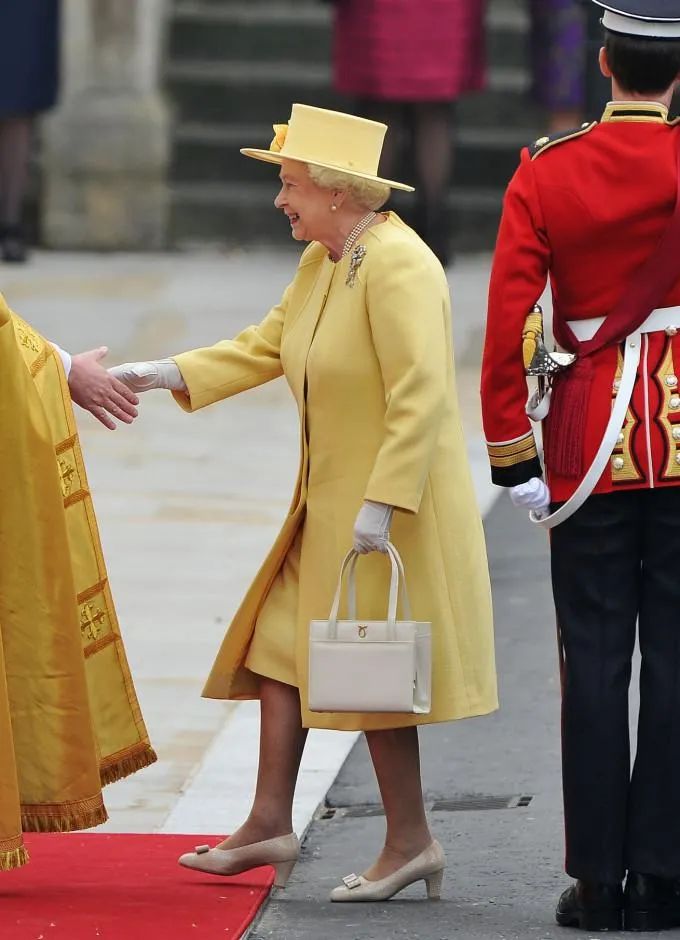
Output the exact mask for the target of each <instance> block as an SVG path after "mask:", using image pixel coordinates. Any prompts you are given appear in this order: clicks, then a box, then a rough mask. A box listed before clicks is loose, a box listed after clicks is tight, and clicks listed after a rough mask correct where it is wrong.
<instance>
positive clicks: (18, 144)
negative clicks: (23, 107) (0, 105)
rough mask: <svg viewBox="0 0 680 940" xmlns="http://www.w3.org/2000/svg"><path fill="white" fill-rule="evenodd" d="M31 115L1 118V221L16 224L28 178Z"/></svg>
mask: <svg viewBox="0 0 680 940" xmlns="http://www.w3.org/2000/svg"><path fill="white" fill-rule="evenodd" d="M32 124H33V122H32V119H31V118H30V117H28V116H25V117H14V118H5V119H3V120H1V121H0V224H1V225H3V226H16V225H19V223H20V222H21V214H22V209H23V204H24V196H25V193H26V184H27V181H28V161H29V157H30V152H31V132H32Z"/></svg>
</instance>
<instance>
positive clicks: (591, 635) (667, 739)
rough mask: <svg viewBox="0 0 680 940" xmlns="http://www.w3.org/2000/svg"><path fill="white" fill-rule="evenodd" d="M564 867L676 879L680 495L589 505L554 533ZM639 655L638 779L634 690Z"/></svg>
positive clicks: (594, 875) (607, 875)
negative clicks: (631, 725) (634, 661)
mask: <svg viewBox="0 0 680 940" xmlns="http://www.w3.org/2000/svg"><path fill="white" fill-rule="evenodd" d="M551 554H552V580H553V592H554V596H555V606H556V609H557V619H558V627H559V632H560V636H561V642H562V646H563V651H564V668H563V675H562V777H563V787H564V807H565V828H566V842H567V853H566V869H567V872H568V874H570V875H571V876H572V877H574V878H582V879H584V880H588V881H605V882H616V881H620V880H621V878H622V877H623V875H624V872H625V870H626V869H631V870H633V871H638V872H644V873H646V874H653V875H661V876H664V877H669V878H670V877H677V876H680V486H679V487H677V488H676V487H672V488H666V489H655V490H641V491H628V492H618V493H610V494H606V495H601V496H599V495H598V496H591V497H590V499H588V500H587V501H586V503H585V504H584V505H583V507H582V508H581V509H579V510H578V512H576V513H575V514H574V515H573V516H572V517H571V518H570V519H568V520H567V521H566V522H564V523H562V524H561V525H559V526H557V527H556V528H555V529H553V530H552V538H551ZM638 621H639V642H640V650H641V654H642V669H641V675H640V719H639V724H638V743H637V756H636V758H635V765H634V768H633V774H632V778H631V774H630V745H629V729H628V688H629V684H630V674H631V657H632V655H633V650H634V646H635V627H636V622H638Z"/></svg>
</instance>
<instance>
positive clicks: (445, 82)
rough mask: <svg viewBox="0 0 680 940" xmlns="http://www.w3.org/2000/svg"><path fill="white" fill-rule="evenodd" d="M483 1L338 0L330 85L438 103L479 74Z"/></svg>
mask: <svg viewBox="0 0 680 940" xmlns="http://www.w3.org/2000/svg"><path fill="white" fill-rule="evenodd" d="M484 10H485V0H337V2H336V4H335V33H334V50H333V59H334V70H335V87H336V90H337V91H339V92H341V93H343V94H346V95H350V96H352V97H358V98H375V99H382V100H389V101H445V100H452V99H455V98H457V97H458V96H459V95H461V94H463V93H464V92H467V91H477V90H479V89H480V88H482V87H483V85H484V80H485V50H484Z"/></svg>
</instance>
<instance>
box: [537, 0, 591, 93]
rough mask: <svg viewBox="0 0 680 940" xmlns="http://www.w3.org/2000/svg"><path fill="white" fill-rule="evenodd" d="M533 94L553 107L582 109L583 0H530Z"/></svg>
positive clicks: (584, 29)
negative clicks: (581, 1)
mask: <svg viewBox="0 0 680 940" xmlns="http://www.w3.org/2000/svg"><path fill="white" fill-rule="evenodd" d="M529 6H530V10H531V63H532V68H533V96H534V98H535V99H536V101H537V102H538V103H539V104H540V105H542V106H543V107H544V108H547V109H548V110H549V111H571V110H581V109H582V108H583V106H584V100H585V78H584V71H585V50H586V23H585V14H584V10H583V5H582V3H580V2H579V0H529Z"/></svg>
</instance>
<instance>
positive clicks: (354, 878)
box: [342, 873, 361, 891]
mask: <svg viewBox="0 0 680 940" xmlns="http://www.w3.org/2000/svg"><path fill="white" fill-rule="evenodd" d="M342 883H343V884H344V886H345V887H346V888H349V889H350V891H351V890H352V888H360V887H361V878H359V876H358V875H355V874H353V873H352V874H351V875H346V876H345V877H344V878H343V879H342Z"/></svg>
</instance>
